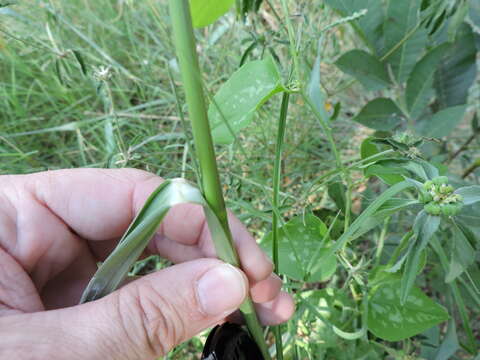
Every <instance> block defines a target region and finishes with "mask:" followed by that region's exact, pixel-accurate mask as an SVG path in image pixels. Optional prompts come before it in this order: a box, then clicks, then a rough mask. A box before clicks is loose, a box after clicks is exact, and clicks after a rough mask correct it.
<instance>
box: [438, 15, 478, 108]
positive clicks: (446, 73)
mask: <svg viewBox="0 0 480 360" xmlns="http://www.w3.org/2000/svg"><path fill="white" fill-rule="evenodd" d="M476 58H477V48H476V45H475V35H474V33H473V31H472V28H471V27H470V26H469V25H468V24H463V25H462V26H461V27H460V29H459V33H458V35H457V39H456V40H455V43H454V46H452V48H451V50H450V51H448V52H447V54H446V55H445V56H444V57H443V58H442V62H441V64H440V67H439V69H438V71H437V72H436V73H435V82H434V86H435V90H436V93H437V98H438V103H439V105H440V107H441V108H442V109H444V108H448V107H451V106H456V105H463V104H465V103H466V102H467V98H468V91H469V89H470V86H471V85H472V84H473V82H474V81H475V78H476V75H477V64H476Z"/></svg>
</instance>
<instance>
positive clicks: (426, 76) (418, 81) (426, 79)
mask: <svg viewBox="0 0 480 360" xmlns="http://www.w3.org/2000/svg"><path fill="white" fill-rule="evenodd" d="M448 47H449V45H448V44H443V45H440V46H437V47H436V48H434V49H432V50H430V51H429V52H428V53H427V54H426V55H425V56H424V57H423V58H422V59H421V60H420V61H419V62H418V63H417V64H416V65H415V67H414V68H413V71H412V73H411V74H410V77H409V79H408V82H407V89H406V100H407V108H408V111H409V112H410V117H411V118H412V119H416V118H418V117H419V116H420V115H421V114H422V112H423V111H424V109H425V108H426V107H427V105H428V103H429V102H430V100H431V99H432V97H433V96H434V95H435V92H434V90H433V78H434V75H435V71H436V69H437V66H438V64H439V63H440V61H441V60H442V56H443V55H444V54H445V52H446V51H447V49H448Z"/></svg>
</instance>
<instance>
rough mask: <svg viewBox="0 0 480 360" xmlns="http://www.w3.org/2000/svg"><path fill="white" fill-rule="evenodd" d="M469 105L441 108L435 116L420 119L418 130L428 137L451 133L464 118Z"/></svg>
mask: <svg viewBox="0 0 480 360" xmlns="http://www.w3.org/2000/svg"><path fill="white" fill-rule="evenodd" d="M466 110H467V105H460V106H453V107H449V108H447V109H444V110H441V111H439V112H437V113H436V114H434V115H433V116H431V117H429V118H427V119H424V120H422V121H419V122H418V123H417V124H416V127H417V131H418V132H419V133H420V134H421V135H423V136H428V137H435V138H441V137H444V136H448V135H450V133H451V132H452V131H453V130H455V128H456V127H457V125H458V124H459V123H460V122H461V121H462V120H463V116H464V114H465V111H466Z"/></svg>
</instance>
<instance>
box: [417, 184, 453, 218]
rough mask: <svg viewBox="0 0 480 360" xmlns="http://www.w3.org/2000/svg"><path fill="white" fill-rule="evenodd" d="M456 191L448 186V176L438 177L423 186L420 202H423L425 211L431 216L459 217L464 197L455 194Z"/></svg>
mask: <svg viewBox="0 0 480 360" xmlns="http://www.w3.org/2000/svg"><path fill="white" fill-rule="evenodd" d="M454 190H455V189H454V188H453V186H451V185H450V184H448V178H447V177H446V176H438V177H436V178H434V179H432V180H428V181H426V182H425V183H424V184H423V189H422V191H421V193H420V201H421V202H423V203H424V204H425V205H424V209H425V211H426V212H427V214H430V215H437V216H438V215H445V216H454V215H457V214H458V213H459V212H460V210H461V209H462V207H463V197H462V196H461V195H459V194H454V193H453V191H454Z"/></svg>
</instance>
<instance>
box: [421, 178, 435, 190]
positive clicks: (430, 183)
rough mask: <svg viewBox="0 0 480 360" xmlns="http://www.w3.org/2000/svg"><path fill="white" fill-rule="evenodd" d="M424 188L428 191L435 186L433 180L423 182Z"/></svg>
mask: <svg viewBox="0 0 480 360" xmlns="http://www.w3.org/2000/svg"><path fill="white" fill-rule="evenodd" d="M423 188H424V189H425V190H427V191H429V190H431V189H432V188H433V181H432V180H428V181H426V182H425V183H424V184H423Z"/></svg>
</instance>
